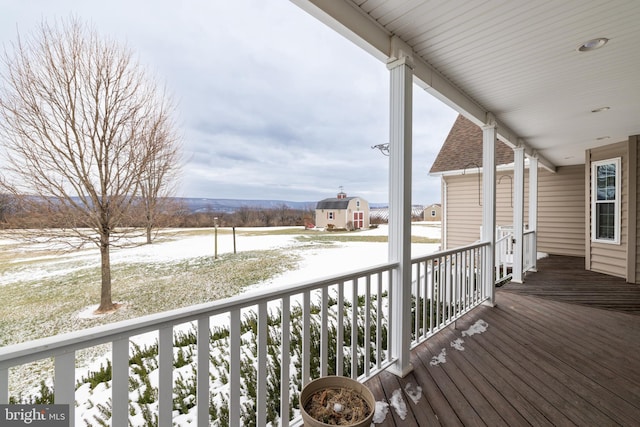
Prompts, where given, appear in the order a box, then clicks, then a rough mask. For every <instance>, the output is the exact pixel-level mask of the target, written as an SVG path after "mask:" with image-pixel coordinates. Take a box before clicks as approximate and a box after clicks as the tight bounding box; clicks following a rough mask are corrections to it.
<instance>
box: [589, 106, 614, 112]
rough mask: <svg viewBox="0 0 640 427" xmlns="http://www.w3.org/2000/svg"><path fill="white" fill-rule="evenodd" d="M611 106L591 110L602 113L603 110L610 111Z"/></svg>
mask: <svg viewBox="0 0 640 427" xmlns="http://www.w3.org/2000/svg"><path fill="white" fill-rule="evenodd" d="M610 109H611V107H600V108H596V109H594V110H591V112H592V113H602V112H603V111H609V110H610Z"/></svg>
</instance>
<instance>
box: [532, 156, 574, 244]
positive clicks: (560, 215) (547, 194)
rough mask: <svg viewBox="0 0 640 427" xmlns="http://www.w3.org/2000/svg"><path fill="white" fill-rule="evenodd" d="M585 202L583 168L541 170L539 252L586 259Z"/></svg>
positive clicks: (539, 173)
mask: <svg viewBox="0 0 640 427" xmlns="http://www.w3.org/2000/svg"><path fill="white" fill-rule="evenodd" d="M584 200H585V193H584V166H583V165H574V166H561V167H558V168H557V170H556V172H555V173H552V172H549V171H548V170H546V169H539V170H538V230H537V238H538V251H540V252H545V253H548V254H553V255H566V256H579V257H583V256H584V254H585V235H584V227H585V225H584V224H585V211H584V206H585V201H584Z"/></svg>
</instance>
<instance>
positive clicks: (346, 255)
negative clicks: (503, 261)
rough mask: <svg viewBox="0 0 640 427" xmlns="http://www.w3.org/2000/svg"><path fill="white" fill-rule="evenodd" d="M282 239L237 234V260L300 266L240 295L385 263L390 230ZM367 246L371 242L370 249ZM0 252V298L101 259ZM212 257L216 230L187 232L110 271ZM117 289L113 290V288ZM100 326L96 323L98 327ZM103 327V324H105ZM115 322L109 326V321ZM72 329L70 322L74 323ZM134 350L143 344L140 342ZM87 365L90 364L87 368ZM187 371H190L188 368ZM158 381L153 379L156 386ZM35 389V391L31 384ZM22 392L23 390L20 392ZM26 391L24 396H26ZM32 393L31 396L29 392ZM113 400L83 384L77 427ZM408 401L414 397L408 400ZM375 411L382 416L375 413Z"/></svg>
mask: <svg viewBox="0 0 640 427" xmlns="http://www.w3.org/2000/svg"><path fill="white" fill-rule="evenodd" d="M280 230H281V231H282V233H281V234H274V231H276V229H275V228H268V229H265V228H242V229H238V230H237V233H236V248H237V251H238V253H239V254H240V253H242V252H247V251H264V250H275V251H277V252H282V253H292V254H295V255H296V259H297V261H296V262H295V263H294V264H293V265H292V266H290V268H287V269H285V271H282V272H279V273H278V274H275V275H273V276H272V277H269V278H268V279H266V280H264V281H260V282H258V283H255V284H253V285H252V286H248V287H245V288H244V290H247V291H248V290H250V291H256V290H259V289H263V288H267V287H272V286H274V285H277V286H282V285H287V284H295V283H299V282H303V281H308V280H312V279H316V278H321V277H325V276H327V275H328V274H330V275H338V274H341V273H345V272H349V271H353V270H357V269H362V268H366V267H370V266H374V265H377V264H381V263H384V262H386V261H387V257H388V245H387V243H386V242H379V241H376V240H380V239H379V237H380V236H386V235H387V231H388V229H387V226H386V225H382V226H380V227H378V228H376V229H371V230H363V231H358V232H351V233H328V234H327V233H318V234H319V235H322V236H323V238H329V239H330V238H331V236H335V241H330V242H327V241H326V240H319V239H315V238H314V237H315V236H314V235H313V233H309V232H305V231H304V230H303V229H302V228H299V230H300V234H297V233H296V229H295V228H293V229H292V228H291V227H285V228H281V229H280ZM354 236H355V237H358V239H357V240H364V241H349V237H354ZM412 236H418V237H422V238H428V239H433V240H434V241H436V240H439V239H440V224H439V223H415V224H413V227H412ZM368 240H370V241H368ZM217 243H218V245H217V247H218V249H217V250H218V254H219V255H220V256H221V257H222V256H223V255H225V254H231V253H233V248H234V242H233V235H232V233H231V230H230V229H219V230H218V242H217ZM439 247H440V245H439V243H414V244H412V247H411V251H412V257H416V256H421V255H427V254H429V253H433V252H435V251H437V250H438V249H439ZM0 250H8V251H4V252H3V253H4V255H3V256H4V257H5V259H4V261H5V262H4V267H3V269H2V270H1V271H0V290H1V289H2V287H3V286H7V285H9V284H11V283H16V282H23V281H24V282H29V283H33V282H34V281H36V282H37V281H38V280H45V279H51V278H55V277H56V276H64V275H68V274H70V273H72V272H74V271H76V272H77V271H81V270H90V269H96V268H99V263H98V261H99V256H98V252H97V250H95V249H86V250H82V251H77V252H74V253H72V254H66V255H60V254H54V253H50V252H49V251H48V250H47V247H46V246H45V245H44V244H43V245H34V244H30V245H29V246H28V247H19V246H17V245H16V243H15V241H12V240H8V239H4V240H0ZM8 253H11V257H12V260H13V263H14V264H15V268H12V267H11V263H9V266H8V267H7V262H6V256H7V254H8ZM213 253H214V237H213V230H207V231H206V232H204V233H202V232H199V233H195V234H190V233H185V232H184V230H167V231H164V232H163V236H162V238H160V239H159V240H158V241H157V242H156V243H154V244H153V245H142V246H137V247H132V248H127V249H115V250H113V252H112V261H111V262H112V266H113V267H114V268H117V266H119V265H128V264H149V265H162V264H166V263H176V262H178V261H181V260H183V261H187V262H188V261H189V260H196V259H202V258H203V257H208V258H210V257H212V256H213ZM114 286H115V285H114ZM95 307H96V306H92V305H89V306H84V307H80V308H79V309H77V310H75V312H74V313H73V314H72V316H70V318H71V319H73V318H74V317H75V319H76V320H77V321H80V323H78V324H77V325H78V327H83V326H82V325H83V324H82V323H81V321H82V319H87V318H93V317H94V316H93V314H92V312H93V310H94V309H95ZM98 320H99V319H98ZM102 320H104V319H102ZM114 320H118V319H113V318H112V319H111V321H114ZM72 321H73V320H72ZM139 344H141V345H142V344H145V343H144V339H143V340H141V342H139ZM92 359H93V360H92V361H91V362H90V363H88V365H85V367H84V368H79V369H78V371H77V373H76V379H79V378H80V377H82V376H84V375H86V374H87V372H88V368H89V367H90V368H91V369H92V370H96V369H97V368H99V366H100V364H101V363H102V362H103V361H104V360H105V358H104V357H100V356H98V357H97V358H92ZM87 362H89V361H88V360H87ZM185 369H191V368H185ZM155 381H156V379H153V382H155ZM34 385H35V384H34ZM19 388H22V387H19ZM23 390H24V389H23ZM30 392H33V389H31V390H30ZM405 393H406V394H407V395H408V396H410V397H411V396H412V394H413V393H415V390H405ZM109 395H110V391H109V389H108V387H105V386H102V385H100V386H98V387H96V388H95V389H93V390H91V391H89V389H88V384H84V385H83V386H82V387H81V388H80V389H78V391H77V393H76V396H77V398H78V405H77V408H76V421H77V425H84V423H85V422H86V419H87V417H90V418H91V417H92V416H93V415H94V414H95V413H96V411H97V409H96V407H95V406H94V404H93V403H92V402H100V401H104V400H103V399H105V400H106V399H107V396H109ZM412 398H413V397H412ZM401 399H402V397H401V396H399V395H398V396H395V395H394V397H393V399H391V400H390V401H389V402H378V405H377V408H376V409H377V414H376V419H375V420H374V421H376V422H381V421H382V419H384V417H385V416H386V411H387V410H388V408H393V409H394V410H396V411H399V412H400V413H401V412H403V411H406V409H403V402H401ZM378 411H380V412H378ZM132 422H133V423H134V425H145V424H144V421H143V419H142V418H141V415H140V414H137V415H136V416H135V417H134V419H132ZM174 422H177V424H176V425H192V424H191V423H192V422H193V414H191V413H190V414H186V415H184V416H178V417H176V418H175V419H174Z"/></svg>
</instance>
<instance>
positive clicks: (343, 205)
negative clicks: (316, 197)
mask: <svg viewBox="0 0 640 427" xmlns="http://www.w3.org/2000/svg"><path fill="white" fill-rule="evenodd" d="M353 199H357V197H344V198H342V199H338V198H337V197H331V198H329V199H324V200H320V201H319V202H318V204H317V205H316V209H347V207H348V206H349V201H350V200H353Z"/></svg>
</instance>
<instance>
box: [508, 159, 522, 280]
mask: <svg viewBox="0 0 640 427" xmlns="http://www.w3.org/2000/svg"><path fill="white" fill-rule="evenodd" d="M513 161H514V168H513V237H514V239H515V244H514V245H513V265H512V270H511V272H512V276H511V281H512V282H515V283H522V277H523V272H522V261H523V255H524V147H522V146H518V147H515V148H514V149H513Z"/></svg>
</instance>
